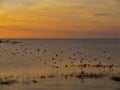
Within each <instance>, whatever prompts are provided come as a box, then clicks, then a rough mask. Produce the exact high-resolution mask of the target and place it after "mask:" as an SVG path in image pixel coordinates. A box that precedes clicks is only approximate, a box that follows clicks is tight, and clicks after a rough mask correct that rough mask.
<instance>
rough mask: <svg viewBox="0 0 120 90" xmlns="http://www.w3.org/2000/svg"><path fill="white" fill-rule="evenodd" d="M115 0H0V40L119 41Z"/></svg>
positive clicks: (118, 10) (119, 19) (119, 13)
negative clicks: (92, 39) (79, 39)
mask: <svg viewBox="0 0 120 90" xmlns="http://www.w3.org/2000/svg"><path fill="white" fill-rule="evenodd" d="M119 4H120V2H119V0H1V1H0V38H120V24H119V23H120V6H119Z"/></svg>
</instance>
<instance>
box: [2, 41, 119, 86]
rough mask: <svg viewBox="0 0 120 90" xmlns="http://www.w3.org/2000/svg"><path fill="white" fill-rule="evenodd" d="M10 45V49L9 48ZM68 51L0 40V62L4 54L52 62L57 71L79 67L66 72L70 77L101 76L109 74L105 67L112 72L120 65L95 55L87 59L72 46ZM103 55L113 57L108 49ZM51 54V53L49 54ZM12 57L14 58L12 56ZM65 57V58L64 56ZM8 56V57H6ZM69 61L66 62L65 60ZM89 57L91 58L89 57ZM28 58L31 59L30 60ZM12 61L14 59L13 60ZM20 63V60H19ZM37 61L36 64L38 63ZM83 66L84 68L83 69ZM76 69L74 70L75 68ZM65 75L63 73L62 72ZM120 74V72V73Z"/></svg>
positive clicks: (4, 81)
mask: <svg viewBox="0 0 120 90" xmlns="http://www.w3.org/2000/svg"><path fill="white" fill-rule="evenodd" d="M7 47H9V49H8V48H7ZM10 47H11V48H12V49H11V48H10ZM67 51H68V52H70V54H68V55H66V52H67ZM67 51H65V50H59V51H57V50H56V51H55V52H53V53H52V54H50V53H51V51H50V50H49V49H43V48H37V47H32V46H31V45H30V44H26V43H24V42H18V41H10V40H0V63H2V62H4V61H2V60H1V58H3V57H4V56H8V60H9V59H14V58H16V57H18V56H19V57H21V58H23V59H24V61H25V62H22V63H23V64H24V63H31V65H32V64H33V62H36V61H37V60H35V59H38V60H39V62H37V63H40V64H43V66H44V67H45V66H49V65H50V63H51V67H52V68H54V69H55V70H56V71H58V70H59V69H61V68H70V67H73V68H74V67H78V68H80V71H78V73H71V74H64V77H65V78H68V77H73V76H75V77H77V78H86V77H87V78H88V77H89V78H93V77H94V78H101V77H105V76H108V72H105V69H106V68H107V69H109V71H110V73H111V72H113V71H114V67H119V66H120V65H114V64H103V63H102V62H101V61H100V60H99V58H97V57H95V58H93V60H87V59H86V57H84V54H85V53H84V52H82V51H79V50H78V51H74V50H73V49H72V48H68V49H67ZM101 53H102V54H103V55H106V56H107V57H106V58H105V60H106V61H110V60H111V59H112V56H110V55H108V54H107V51H106V50H103V51H102V52H101ZM49 54H50V55H49ZM11 57H12V58H11ZM46 57H49V60H46V59H45V58H46ZM63 57H64V58H63ZM6 58H7V57H6ZM64 59H66V60H67V62H65V60H64ZM88 59H89V58H88ZM28 60H31V62H29V61H28ZM11 63H12V61H11ZM17 63H18V64H19V62H17ZM37 63H36V64H37ZM25 65H26V64H25ZM91 67H92V68H98V69H99V68H102V69H103V72H102V73H98V74H96V73H92V74H91V73H87V72H86V71H85V70H84V68H88V69H89V68H91ZM81 68H82V69H81ZM73 71H74V70H73ZM62 75H63V74H62ZM119 75H120V73H119ZM47 77H48V78H53V77H55V75H47V76H45V75H41V76H40V78H41V79H45V78H47ZM111 79H112V80H115V81H120V77H111ZM16 82H18V81H17V80H16V79H13V77H12V79H11V78H8V77H4V78H0V84H12V83H16ZM32 82H33V83H37V82H38V81H37V80H36V79H33V80H32Z"/></svg>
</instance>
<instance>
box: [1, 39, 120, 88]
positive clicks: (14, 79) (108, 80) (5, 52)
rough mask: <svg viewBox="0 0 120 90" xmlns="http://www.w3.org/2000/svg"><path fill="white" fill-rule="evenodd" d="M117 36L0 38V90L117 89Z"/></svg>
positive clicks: (119, 42)
mask: <svg viewBox="0 0 120 90" xmlns="http://www.w3.org/2000/svg"><path fill="white" fill-rule="evenodd" d="M119 46H120V40H119V39H116V40H115V39H114V40H107V39H99V40H97V39H94V40H93V39H73V40H72V39H71V40H70V39H69V40H67V39H63V40H60V39H59V40H56V39H50V40H49V39H33V40H32V39H31V40H24V39H23V40H22V39H18V40H1V41H0V90H41V89H42V90H56V89H57V90H61V89H62V90H68V89H69V90H80V89H82V90H88V89H91V90H96V89H97V90H101V89H105V90H118V88H119V82H120V60H119V59H120V47H119Z"/></svg>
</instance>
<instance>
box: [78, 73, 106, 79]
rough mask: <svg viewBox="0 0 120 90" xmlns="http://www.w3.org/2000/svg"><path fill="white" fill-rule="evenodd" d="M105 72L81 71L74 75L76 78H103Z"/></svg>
mask: <svg viewBox="0 0 120 90" xmlns="http://www.w3.org/2000/svg"><path fill="white" fill-rule="evenodd" d="M106 76H107V75H106V74H103V73H85V72H81V73H80V74H78V75H76V77H77V78H96V79H97V78H104V77H106Z"/></svg>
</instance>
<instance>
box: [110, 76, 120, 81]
mask: <svg viewBox="0 0 120 90" xmlns="http://www.w3.org/2000/svg"><path fill="white" fill-rule="evenodd" d="M110 79H111V80H113V81H116V82H120V76H112V77H111V78H110Z"/></svg>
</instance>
